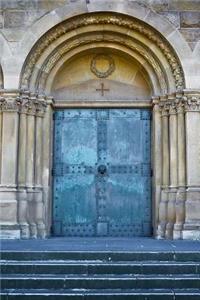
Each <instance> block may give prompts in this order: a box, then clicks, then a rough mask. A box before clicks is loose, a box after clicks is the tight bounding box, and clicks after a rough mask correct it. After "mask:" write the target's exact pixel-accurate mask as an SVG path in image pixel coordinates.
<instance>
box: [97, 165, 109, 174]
mask: <svg viewBox="0 0 200 300" xmlns="http://www.w3.org/2000/svg"><path fill="white" fill-rule="evenodd" d="M97 171H98V173H99V174H101V175H104V174H106V172H107V168H106V166H105V165H100V166H98V168H97Z"/></svg>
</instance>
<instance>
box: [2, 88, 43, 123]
mask: <svg viewBox="0 0 200 300" xmlns="http://www.w3.org/2000/svg"><path fill="white" fill-rule="evenodd" d="M46 106H47V100H46V97H45V96H44V95H37V94H35V93H31V92H30V91H27V90H0V111H6V112H19V113H20V114H28V115H33V116H35V115H36V116H40V117H43V116H44V114H45V110H46Z"/></svg>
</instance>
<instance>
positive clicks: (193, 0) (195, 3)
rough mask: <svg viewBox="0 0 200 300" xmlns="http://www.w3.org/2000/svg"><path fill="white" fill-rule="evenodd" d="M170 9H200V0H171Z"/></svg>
mask: <svg viewBox="0 0 200 300" xmlns="http://www.w3.org/2000/svg"><path fill="white" fill-rule="evenodd" d="M168 9H169V10H179V11H184V10H191V11H192V10H193V11H195V10H200V2H199V0H169V6H168Z"/></svg>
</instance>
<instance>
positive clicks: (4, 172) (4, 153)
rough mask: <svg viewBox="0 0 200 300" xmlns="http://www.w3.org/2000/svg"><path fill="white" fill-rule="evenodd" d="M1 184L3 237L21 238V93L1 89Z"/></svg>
mask: <svg viewBox="0 0 200 300" xmlns="http://www.w3.org/2000/svg"><path fill="white" fill-rule="evenodd" d="M0 96H1V111H2V113H1V118H2V123H1V124H2V131H1V135H2V137H1V185H0V206H1V207H0V212H1V216H0V220H1V230H2V237H6V238H19V237H20V229H19V226H18V223H17V149H18V126H19V113H18V110H19V93H18V91H14V90H10V91H9V90H7V91H5V90H3V91H1V95H0Z"/></svg>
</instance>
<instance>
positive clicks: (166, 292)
mask: <svg viewBox="0 0 200 300" xmlns="http://www.w3.org/2000/svg"><path fill="white" fill-rule="evenodd" d="M13 299H19V300H32V299H33V300H44V299H47V300H55V299H57V300H59V299H63V300H64V299H69V300H70V299H73V300H113V299H116V300H199V299H200V290H197V289H187V291H186V290H185V291H183V290H178V289H174V290H171V289H159V290H157V289H149V290H143V289H137V290H134V291H133V290H123V291H120V290H106V291H105V290H80V289H77V290H76V291H74V290H60V289H59V290H54V291H52V290H41V289H37V290H18V291H13V290H6V291H4V292H3V293H2V294H1V300H13Z"/></svg>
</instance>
